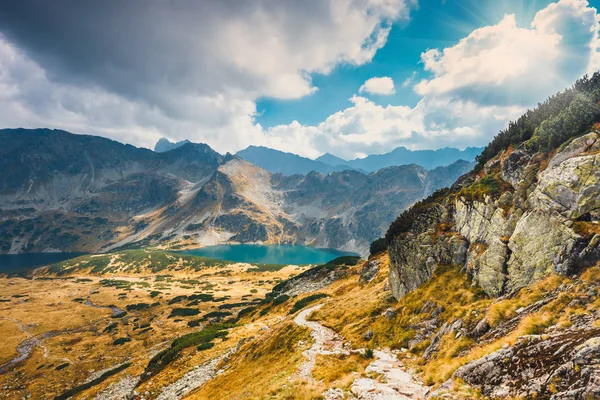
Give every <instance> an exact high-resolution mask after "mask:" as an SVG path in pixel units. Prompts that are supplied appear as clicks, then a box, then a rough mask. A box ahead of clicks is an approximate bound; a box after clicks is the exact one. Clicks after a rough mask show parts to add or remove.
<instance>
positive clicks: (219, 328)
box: [140, 324, 231, 382]
mask: <svg viewBox="0 0 600 400" xmlns="http://www.w3.org/2000/svg"><path fill="white" fill-rule="evenodd" d="M230 327H231V326H230V325H222V324H214V325H209V326H207V327H205V328H204V329H202V330H201V331H200V332H194V333H189V334H187V335H184V336H181V337H179V338H177V339H175V340H174V341H173V342H172V343H171V346H170V347H169V348H168V349H165V350H163V351H161V352H160V353H158V354H156V355H155V356H154V357H152V359H151V360H150V362H149V363H148V366H147V367H146V369H145V370H144V372H143V373H142V375H141V377H140V381H141V382H144V381H147V380H148V379H150V378H151V377H153V376H154V375H156V374H157V373H159V372H160V371H162V370H163V369H164V368H165V367H166V366H167V365H169V364H170V363H171V362H172V361H173V360H174V359H175V358H176V357H177V356H178V355H179V354H180V353H181V351H183V350H184V349H186V348H189V347H193V346H201V345H203V344H204V345H205V344H206V343H209V342H212V341H213V340H214V339H216V338H218V337H221V338H223V337H225V336H227V331H226V329H229V328H230Z"/></svg>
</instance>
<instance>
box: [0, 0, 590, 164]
mask: <svg viewBox="0 0 600 400" xmlns="http://www.w3.org/2000/svg"><path fill="white" fill-rule="evenodd" d="M599 2H600V0H591V1H586V0H554V1H548V0H531V1H525V0H496V1H492V0H445V1H444V0H304V1H301V2H299V1H297V0H223V1H219V2H215V1H210V0H198V1H197V0H180V1H177V2H164V1H161V0H130V1H128V2H127V3H122V4H119V5H115V3H111V2H106V1H104V0H88V1H86V2H75V3H73V2H72V1H70V0H55V1H53V2H41V3H39V2H37V1H36V0H21V1H19V2H8V3H6V2H4V3H2V4H0V121H3V124H4V125H5V127H31V128H33V127H40V126H42V127H50V128H60V129H66V130H69V131H71V132H75V133H87V134H95V135H101V136H106V137H109V138H112V139H116V140H119V141H121V142H125V143H131V144H134V145H136V146H142V147H149V148H152V147H153V145H154V143H156V141H157V140H158V139H159V138H161V137H167V138H168V139H170V140H183V139H189V140H192V141H194V142H203V143H207V144H209V145H210V146H212V147H213V148H215V149H216V150H218V151H220V152H223V153H224V152H235V151H238V150H240V149H243V148H245V147H247V146H249V145H262V146H268V147H272V148H276V149H279V150H283V151H289V152H293V153H297V154H300V155H303V156H307V157H311V158H314V157H318V156H319V155H321V154H323V153H325V152H330V153H333V154H335V155H337V156H341V157H344V158H347V159H350V158H355V157H361V156H365V155H367V154H376V153H384V152H389V151H391V150H393V149H394V148H396V147H398V146H406V147H408V148H411V149H435V148H440V147H444V146H453V147H458V148H464V147H467V146H483V145H485V144H487V143H488V142H489V140H490V139H491V138H492V137H493V136H494V135H495V134H496V133H497V132H498V131H499V130H500V129H503V128H504V127H505V126H507V124H508V122H509V121H510V120H513V119H516V118H517V117H518V116H519V115H521V114H522V113H523V112H524V111H526V110H527V108H529V107H532V106H534V105H535V104H537V102H539V101H543V100H544V99H545V98H546V97H547V96H549V95H551V94H553V93H555V92H557V91H559V90H562V89H564V88H565V87H567V86H570V85H571V84H572V83H573V82H574V81H575V80H576V79H577V78H579V77H581V76H582V75H584V74H585V73H592V72H593V71H596V70H598V69H600V52H599V47H600V38H599V29H600V22H599V20H600V17H599V15H598V12H597V9H596V8H597V7H598V6H599V4H598V3H599ZM107 27H110V29H107Z"/></svg>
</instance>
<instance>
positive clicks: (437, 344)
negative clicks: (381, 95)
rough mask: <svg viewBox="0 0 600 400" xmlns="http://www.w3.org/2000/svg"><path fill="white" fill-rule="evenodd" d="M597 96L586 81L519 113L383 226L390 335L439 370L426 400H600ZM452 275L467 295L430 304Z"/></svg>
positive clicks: (594, 83)
mask: <svg viewBox="0 0 600 400" xmlns="http://www.w3.org/2000/svg"><path fill="white" fill-rule="evenodd" d="M599 86H600V75H599V74H595V75H594V76H593V77H592V78H591V79H588V78H587V77H585V78H583V79H582V80H580V81H578V82H577V83H576V84H575V85H574V86H573V87H572V88H571V89H568V90H567V91H565V92H563V93H560V94H558V95H556V96H553V97H552V98H550V99H549V100H547V101H546V102H545V103H542V104H540V105H539V106H538V108H536V109H535V110H532V111H528V113H527V114H525V115H524V116H522V117H521V118H520V119H519V120H517V121H516V122H514V123H511V124H510V125H509V127H508V129H506V130H505V131H503V132H501V133H500V134H499V135H498V136H496V138H495V139H494V140H493V141H492V142H491V143H490V145H488V147H487V148H486V149H485V150H484V151H483V153H482V156H481V157H479V159H478V165H477V167H476V168H475V169H474V170H473V171H472V172H470V173H468V174H466V175H464V176H462V177H461V178H459V179H458V180H457V182H456V183H455V184H454V185H453V186H452V187H451V188H449V189H447V190H441V191H437V192H435V193H434V194H433V195H432V196H430V197H429V198H427V199H425V200H423V201H421V202H418V203H416V204H415V205H414V206H413V207H412V208H411V209H409V210H407V211H405V212H404V213H403V214H402V215H401V216H400V217H399V218H398V219H397V220H396V221H395V222H394V223H393V224H392V225H391V226H390V229H389V230H388V232H387V235H386V241H387V243H388V250H389V256H390V267H389V274H388V279H389V286H390V289H391V293H392V294H393V296H394V297H395V298H396V299H398V300H399V304H400V305H399V306H398V308H401V307H404V308H402V310H404V311H403V312H404V315H402V318H401V319H400V318H399V320H398V321H396V322H392V326H393V329H395V330H397V331H400V332H402V335H404V336H407V337H408V338H410V340H406V341H405V343H406V345H407V347H409V348H410V349H411V351H413V352H414V353H415V354H418V355H419V356H420V357H422V358H421V359H420V363H421V364H422V365H424V367H423V369H424V370H430V371H435V370H436V368H439V367H438V365H440V363H446V364H448V365H449V367H448V368H446V369H444V370H443V374H442V375H441V377H442V379H441V381H442V382H444V381H445V383H443V384H441V385H440V386H439V387H437V388H436V390H435V391H434V392H432V397H435V396H436V395H437V396H443V395H444V393H447V394H448V395H451V394H452V393H454V395H456V390H457V387H458V386H460V385H461V384H466V385H468V386H469V387H471V388H475V389H476V390H477V391H478V392H479V393H480V394H483V395H484V397H485V398H537V399H554V400H557V399H588V398H590V399H591V398H600V346H599V345H598V343H599V340H600V330H599V329H598V326H599V325H598V321H599V318H600V315H599V314H598V311H597V310H598V276H599V275H598V270H599V268H600V131H599V128H600V125H599V124H598V122H599V121H600V106H599V103H598V100H600V91H599V90H598V87H599ZM457 276H464V279H462V278H460V279H458V280H457V281H456V282H459V281H462V282H465V283H467V286H466V287H468V288H469V290H470V291H471V292H470V294H469V295H468V296H464V295H463V296H459V295H458V294H457V295H456V296H454V297H453V299H454V300H452V301H447V300H445V299H444V298H443V297H442V296H439V295H437V294H436V292H437V291H447V290H446V289H445V288H444V285H449V286H450V287H451V285H452V284H453V283H452V282H454V281H451V279H455V278H456V277H457ZM452 277H454V278H452ZM445 279H446V280H447V281H446V282H444V280H445ZM456 282H455V283H456ZM432 287H436V291H434V292H432V291H431V288H432ZM466 287H465V286H463V290H466ZM423 295H425V296H427V301H428V304H426V305H427V306H422V307H421V308H420V309H417V310H420V311H415V309H412V310H411V309H410V308H408V307H409V306H411V305H413V306H414V304H415V303H416V299H421V298H422V297H423ZM436 296H437V297H436ZM445 296H453V295H452V293H451V291H448V293H446V294H445ZM419 305H420V304H419ZM431 310H437V311H436V312H433V313H432V312H431ZM418 321H420V322H418ZM394 324H395V325H397V326H394ZM390 329H391V328H390ZM453 346H454V347H453ZM435 379H437V380H438V382H439V381H440V375H438V377H437V378H435ZM457 385H458V386H457ZM469 390H470V389H469ZM470 393H472V397H475V394H473V392H470ZM477 395H479V394H477ZM467 397H468V398H470V397H469V396H467ZM455 398H456V397H455ZM458 398H463V397H460V396H459V397H458Z"/></svg>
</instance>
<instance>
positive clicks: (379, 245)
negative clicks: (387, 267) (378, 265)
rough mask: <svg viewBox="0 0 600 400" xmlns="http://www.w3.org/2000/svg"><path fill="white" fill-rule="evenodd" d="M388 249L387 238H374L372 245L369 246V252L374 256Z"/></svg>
mask: <svg viewBox="0 0 600 400" xmlns="http://www.w3.org/2000/svg"><path fill="white" fill-rule="evenodd" d="M386 250H387V243H386V241H385V238H379V239H377V240H374V241H373V242H372V243H371V247H370V248H369V253H370V254H371V255H372V256H374V255H375V254H379V253H382V252H384V251H386Z"/></svg>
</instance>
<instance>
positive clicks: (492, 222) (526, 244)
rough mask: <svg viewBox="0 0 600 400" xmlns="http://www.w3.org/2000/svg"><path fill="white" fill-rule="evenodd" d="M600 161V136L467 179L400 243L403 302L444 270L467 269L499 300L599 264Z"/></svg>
mask: <svg viewBox="0 0 600 400" xmlns="http://www.w3.org/2000/svg"><path fill="white" fill-rule="evenodd" d="M599 162H600V134H599V133H598V132H597V131H592V132H590V133H588V134H586V135H584V136H581V137H578V138H576V139H574V140H573V141H572V142H570V143H568V144H567V145H565V146H564V147H563V148H560V149H558V150H556V151H555V152H554V154H552V155H550V156H545V155H543V154H539V153H538V154H531V152H528V151H527V150H526V149H525V146H521V147H519V148H517V149H515V150H512V149H509V150H507V151H505V152H502V153H501V154H499V155H498V156H497V157H495V158H493V159H491V160H490V161H488V162H487V163H486V164H485V165H484V167H483V169H482V170H480V171H478V172H477V173H471V174H469V175H467V176H465V177H463V178H462V179H461V180H459V181H458V182H457V183H456V184H455V186H454V187H453V188H452V190H451V191H450V192H449V193H445V194H444V196H442V198H440V199H435V198H433V199H430V200H429V201H428V202H426V204H424V205H422V206H421V209H422V210H421V211H422V212H421V213H419V214H418V215H416V216H415V218H414V221H413V223H412V224H411V226H410V228H409V229H406V231H404V232H400V233H398V234H397V235H395V236H394V237H393V238H392V239H391V242H390V257H391V262H392V265H391V274H390V284H391V287H392V291H393V293H394V296H396V297H397V298H400V297H402V296H404V295H405V294H406V293H408V292H409V291H411V290H414V289H416V288H417V287H419V286H420V285H422V284H423V283H424V282H426V281H427V280H428V279H429V278H430V277H431V275H432V273H433V270H434V268H435V267H436V266H437V265H439V264H452V265H459V266H461V267H463V268H464V269H465V270H466V271H467V272H468V273H469V275H470V276H471V278H472V280H473V284H475V285H478V286H480V287H481V288H482V289H483V290H484V291H485V292H486V293H487V294H488V295H490V296H494V297H497V296H501V295H504V294H507V293H511V292H514V291H515V290H518V289H519V288H521V287H524V286H526V285H528V284H530V283H531V282H533V281H536V280H538V279H540V278H542V277H544V276H546V275H548V274H549V273H551V272H556V273H559V274H562V275H572V274H576V273H579V272H581V271H582V270H583V269H585V268H586V267H588V266H590V265H594V264H595V263H596V262H597V261H598V259H600V247H599V244H600V234H599V233H600V226H599V225H598V223H599V217H600V213H599V211H600V168H599V165H600V164H599Z"/></svg>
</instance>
